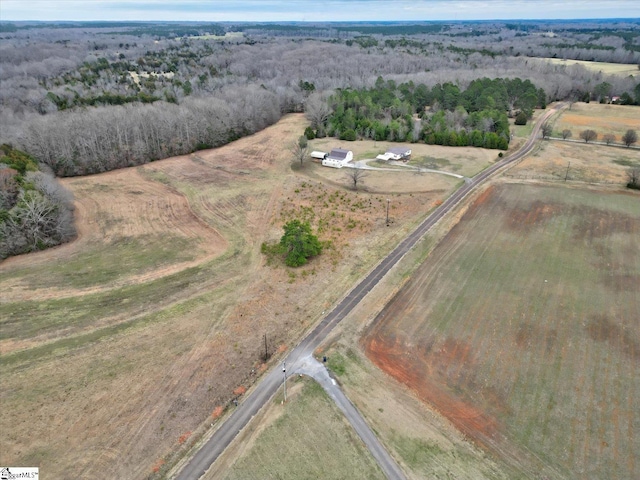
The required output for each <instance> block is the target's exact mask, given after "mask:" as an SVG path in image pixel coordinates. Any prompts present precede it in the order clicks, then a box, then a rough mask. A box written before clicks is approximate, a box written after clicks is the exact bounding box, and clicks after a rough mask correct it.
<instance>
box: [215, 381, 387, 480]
mask: <svg viewBox="0 0 640 480" xmlns="http://www.w3.org/2000/svg"><path fill="white" fill-rule="evenodd" d="M295 381H296V382H302V383H303V385H302V389H301V391H299V392H298V393H296V394H295V395H292V396H289V397H288V399H287V403H286V404H285V405H284V407H282V406H280V405H279V404H280V402H281V401H282V395H278V396H276V399H275V400H274V401H275V402H276V404H277V405H275V406H272V407H271V408H283V409H284V412H283V413H282V414H281V416H279V418H277V419H276V420H275V421H274V422H273V423H272V424H270V425H269V426H267V427H266V428H265V429H264V430H263V431H262V432H261V433H260V434H259V435H258V437H257V438H256V439H255V443H254V444H253V445H252V446H251V448H250V449H249V450H248V451H247V452H246V453H245V454H244V455H243V456H241V457H240V458H239V459H238V460H237V461H236V462H235V463H234V464H233V466H232V467H231V468H230V469H229V470H228V471H227V472H226V474H225V475H224V477H222V478H224V479H225V480H236V479H237V480H244V479H249V478H256V479H258V478H259V479H280V480H286V479H291V480H294V479H295V480H302V479H309V480H311V479H318V478H327V479H329V478H331V479H334V478H335V479H363V480H364V479H367V480H368V479H377V478H379V479H383V478H385V477H384V475H383V474H382V471H381V470H380V469H379V467H378V466H377V464H376V463H375V461H374V459H373V457H371V455H370V454H369V452H368V450H367V449H366V447H365V446H364V444H363V443H362V441H361V440H360V438H359V437H358V436H357V435H356V433H355V432H354V431H353V430H352V429H351V426H350V425H349V424H348V423H347V422H346V420H345V418H344V416H343V414H342V412H340V410H338V408H337V407H336V406H335V405H334V404H333V402H332V401H331V400H330V399H329V397H328V396H327V394H326V393H325V392H324V390H323V389H322V387H320V385H318V384H317V383H315V382H314V381H313V380H310V379H298V380H295ZM239 408H242V406H240V407H239ZM205 478H213V477H205Z"/></svg>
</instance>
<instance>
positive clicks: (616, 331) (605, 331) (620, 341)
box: [585, 314, 640, 361]
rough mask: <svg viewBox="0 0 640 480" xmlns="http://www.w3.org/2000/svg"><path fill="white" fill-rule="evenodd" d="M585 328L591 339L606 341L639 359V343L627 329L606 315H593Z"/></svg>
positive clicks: (631, 356) (625, 353) (634, 358)
mask: <svg viewBox="0 0 640 480" xmlns="http://www.w3.org/2000/svg"><path fill="white" fill-rule="evenodd" d="M585 328H586V330H587V334H588V335H589V338H591V340H593V341H595V342H607V343H609V345H611V347H613V348H614V349H616V350H618V351H620V352H622V353H623V354H624V355H627V356H629V357H630V358H632V359H633V360H636V361H637V360H639V359H640V343H639V342H638V341H637V340H636V339H635V338H633V337H632V336H631V334H630V333H629V331H628V329H626V328H623V327H620V326H619V325H617V324H616V323H613V322H612V321H611V320H610V319H609V317H608V316H607V315H604V314H600V315H595V316H593V317H592V319H591V322H589V324H588V325H587V326H586V327H585Z"/></svg>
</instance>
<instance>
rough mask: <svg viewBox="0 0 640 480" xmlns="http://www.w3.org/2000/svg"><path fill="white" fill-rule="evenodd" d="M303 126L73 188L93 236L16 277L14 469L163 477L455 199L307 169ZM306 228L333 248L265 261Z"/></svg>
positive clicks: (11, 370)
mask: <svg viewBox="0 0 640 480" xmlns="http://www.w3.org/2000/svg"><path fill="white" fill-rule="evenodd" d="M305 125H306V122H305V120H304V118H303V116H301V115H290V116H287V117H285V118H283V119H282V120H281V121H280V122H279V123H278V124H276V125H274V126H272V127H270V128H267V129H265V130H264V131H262V132H260V133H258V134H256V135H253V136H251V137H247V138H243V139H241V140H239V141H237V142H234V143H232V144H230V145H227V146H225V147H222V148H219V149H216V150H209V151H202V152H198V153H197V154H193V155H188V156H182V157H176V158H171V159H166V160H162V161H157V162H153V163H151V164H148V165H144V166H141V167H137V168H132V169H124V170H120V171H117V172H111V173H106V174H102V175H95V176H88V177H82V178H71V179H65V180H64V183H65V185H67V186H68V187H69V188H70V189H71V190H72V191H73V193H74V195H75V199H76V212H77V224H78V229H79V232H80V236H79V238H78V239H77V240H76V241H74V242H72V243H70V244H67V245H64V246H61V247H58V248H55V249H51V250H48V251H43V252H38V253H34V254H30V255H25V256H20V257H15V258H11V259H8V260H6V261H4V262H3V263H2V264H0V291H2V295H1V298H0V350H1V352H2V355H1V356H0V368H1V369H2V370H1V371H2V383H3V388H2V389H1V390H0V404H1V405H2V408H1V409H0V429H1V430H2V432H3V438H2V439H1V440H0V464H3V465H4V464H8V465H37V466H39V467H40V469H41V470H40V471H41V472H42V474H43V475H46V476H47V477H49V476H51V477H54V476H61V477H65V476H66V475H67V474H68V472H69V471H70V470H72V471H73V472H74V475H75V476H76V477H77V478H94V477H96V476H97V477H118V476H120V477H123V478H125V477H126V478H146V477H148V476H152V477H155V476H162V475H163V474H164V473H166V472H167V471H168V469H169V468H170V467H171V465H172V464H173V463H174V462H175V461H176V460H177V459H178V458H179V457H180V456H181V455H183V454H184V452H185V451H186V449H187V448H188V447H189V446H190V445H191V444H192V443H193V442H195V441H196V440H197V439H198V438H199V437H200V436H201V435H203V434H204V432H205V429H206V428H208V427H209V425H210V423H211V421H212V420H216V419H218V418H223V417H224V411H225V409H226V408H227V407H228V405H229V402H230V401H231V400H232V399H233V398H234V396H236V395H238V394H240V393H234V391H235V392H241V391H242V390H243V389H244V388H249V387H250V385H251V384H252V383H253V382H255V380H256V378H257V376H258V375H259V373H260V372H261V371H263V370H264V368H266V366H265V365H264V364H263V363H262V358H261V355H262V353H263V348H264V343H263V335H264V334H267V337H268V341H269V350H270V353H271V354H275V355H274V357H272V358H273V359H275V358H277V356H278V355H279V353H282V352H283V351H286V350H287V349H288V348H290V346H291V345H293V344H295V342H296V341H297V340H298V339H299V338H300V336H301V334H302V332H304V331H305V330H306V329H308V328H309V327H310V326H311V325H312V324H313V323H314V322H315V321H316V320H318V319H319V318H320V316H321V312H322V311H324V310H326V309H327V308H328V307H330V306H331V305H332V304H334V303H335V302H336V301H337V300H338V299H340V298H341V297H342V296H343V295H344V294H345V292H346V291H347V290H348V289H349V288H350V287H351V286H352V285H353V283H354V282H355V280H356V279H358V278H360V277H361V276H362V275H363V274H364V273H365V272H367V271H368V270H369V269H370V268H371V267H372V266H373V265H374V264H375V263H376V262H377V261H378V259H379V258H380V257H381V256H382V255H383V254H384V253H386V252H388V251H389V250H390V249H391V248H392V247H393V246H394V245H395V244H396V243H397V242H398V241H399V240H400V239H401V238H403V237H404V236H405V235H406V233H407V232H408V231H410V230H411V229H412V228H413V227H414V226H415V225H416V223H417V222H418V221H419V220H420V219H422V218H424V216H425V215H426V214H427V212H428V211H429V210H430V209H432V208H433V207H434V206H435V205H436V204H437V203H438V202H439V201H441V200H442V199H443V198H445V197H446V196H447V195H448V194H449V193H450V192H451V191H452V189H453V188H455V185H456V183H457V182H456V179H451V178H448V177H444V176H441V175H430V174H422V175H415V174H413V173H410V172H399V173H398V174H395V173H393V174H389V173H388V172H371V173H370V174H369V176H368V177H367V178H366V179H365V184H364V186H365V189H363V190H360V191H358V192H354V191H352V190H350V189H349V188H347V182H346V181H345V179H344V174H343V172H341V171H338V170H335V171H334V170H331V169H326V168H323V167H320V166H318V165H316V164H311V163H309V164H307V165H306V166H304V167H303V168H299V167H297V166H296V167H295V168H294V169H292V167H291V164H290V154H289V153H288V148H289V146H290V145H293V143H294V142H295V141H296V139H297V138H298V136H299V135H300V134H301V132H302V131H303V129H304V127H305ZM459 154H460V152H459V151H455V153H452V156H453V155H459ZM439 155H440V154H439ZM442 155H444V154H442ZM477 155H480V157H479V158H484V157H483V156H486V153H477ZM474 158H476V157H472V158H470V159H469V162H475V161H476V160H474ZM396 175H398V176H396ZM399 176H400V177H402V181H399V180H398V178H400V177H399ZM386 199H390V200H391V211H390V217H391V224H390V226H386V224H385V207H386ZM294 217H296V218H304V219H308V220H310V221H311V222H312V223H313V225H314V227H315V228H319V232H320V233H319V236H320V238H321V240H325V241H331V242H332V246H331V247H329V248H328V249H327V250H326V251H325V253H324V254H323V255H321V256H320V257H318V258H316V259H314V260H313V261H311V262H310V263H309V264H308V265H307V266H305V267H302V268H299V269H293V270H292V269H287V268H284V267H283V266H277V265H276V266H269V265H267V264H266V261H265V258H264V256H263V255H262V254H261V253H260V245H261V243H262V242H263V241H274V240H277V239H278V238H279V236H280V235H281V226H282V224H283V223H284V222H285V221H286V220H288V219H290V218H294ZM272 361H275V360H272ZM238 387H242V388H241V389H238Z"/></svg>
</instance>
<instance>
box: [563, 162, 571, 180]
mask: <svg viewBox="0 0 640 480" xmlns="http://www.w3.org/2000/svg"><path fill="white" fill-rule="evenodd" d="M570 166H571V162H569V165H567V173H565V174H564V181H565V182H566V181H567V178H569V167H570Z"/></svg>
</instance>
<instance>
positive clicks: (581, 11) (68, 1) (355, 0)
mask: <svg viewBox="0 0 640 480" xmlns="http://www.w3.org/2000/svg"><path fill="white" fill-rule="evenodd" d="M575 18H578V19H580V18H640V1H639V0H564V1H563V0H57V1H56V0H0V20H3V21H11V20H14V21H15V20H40V21H53V20H76V21H78V20H85V21H86V20H101V21H106V20H137V21H153V20H160V21H167V20H168V21H210V22H224V21H252V22H255V21H261V22H271V21H274V22H278V21H280V22H282V21H309V22H314V21H393V20H397V21H400V20H405V21H410V20H414V21H417V20H493V19H575Z"/></svg>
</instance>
